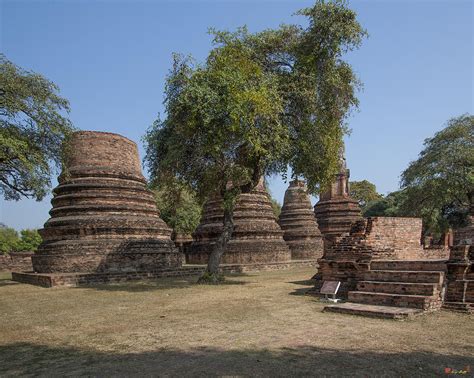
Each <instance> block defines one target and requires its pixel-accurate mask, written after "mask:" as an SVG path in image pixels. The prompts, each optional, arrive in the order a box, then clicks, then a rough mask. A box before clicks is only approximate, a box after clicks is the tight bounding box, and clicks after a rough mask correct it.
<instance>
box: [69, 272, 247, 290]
mask: <svg viewBox="0 0 474 378" xmlns="http://www.w3.org/2000/svg"><path fill="white" fill-rule="evenodd" d="M198 278H199V276H191V277H176V278H174V277H173V278H170V277H166V278H157V279H154V280H140V281H128V282H124V283H107V284H98V285H90V286H80V287H76V288H74V289H92V290H100V291H127V292H132V293H134V292H146V291H153V290H166V289H185V288H188V287H191V286H198V287H199V286H204V287H206V286H228V285H245V284H247V283H248V282H246V281H240V280H236V279H232V276H228V277H227V276H226V280H225V281H223V282H221V283H219V284H218V285H206V284H198V283H197V281H198Z"/></svg>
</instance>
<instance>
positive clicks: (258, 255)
mask: <svg viewBox="0 0 474 378" xmlns="http://www.w3.org/2000/svg"><path fill="white" fill-rule="evenodd" d="M222 212H223V210H222V207H221V202H220V201H219V200H218V199H213V200H211V202H210V203H208V205H207V206H206V208H205V210H204V214H203V218H202V221H201V224H200V225H199V226H198V228H197V230H196V232H195V233H194V234H193V238H194V242H193V244H192V245H191V247H190V248H189V251H188V252H187V257H186V259H187V262H188V263H190V264H206V263H207V260H208V258H209V254H210V253H211V251H212V248H213V247H214V245H215V240H216V238H217V236H218V235H219V233H220V232H221V230H222V216H223V215H222ZM289 260H291V254H290V250H289V249H288V246H287V245H286V243H285V240H284V239H283V231H282V230H281V228H280V226H279V225H278V223H277V221H276V218H275V214H274V213H273V209H272V205H271V201H270V198H269V195H268V193H267V191H266V189H265V186H264V183H263V179H262V180H261V181H260V183H259V185H258V186H257V187H256V188H255V189H254V190H253V191H252V192H251V193H242V194H240V195H239V197H238V199H237V202H236V205H235V209H234V231H233V233H232V237H231V239H230V241H229V242H228V243H227V247H226V250H225V251H224V254H223V255H222V258H221V263H222V264H255V263H259V264H260V263H271V262H285V261H289Z"/></svg>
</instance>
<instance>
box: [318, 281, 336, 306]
mask: <svg viewBox="0 0 474 378" xmlns="http://www.w3.org/2000/svg"><path fill="white" fill-rule="evenodd" d="M339 286H341V282H340V281H324V282H323V286H322V287H321V291H320V293H321V294H324V296H325V298H326V300H328V301H331V302H335V303H337V302H338V301H339V299H336V294H337V291H338V290H339ZM328 295H330V296H331V297H332V298H328Z"/></svg>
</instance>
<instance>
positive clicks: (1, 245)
mask: <svg viewBox="0 0 474 378" xmlns="http://www.w3.org/2000/svg"><path fill="white" fill-rule="evenodd" d="M18 242H19V238H18V232H16V230H15V229H13V228H9V227H1V228H0V252H2V253H10V252H12V251H15V250H16V249H17V246H18Z"/></svg>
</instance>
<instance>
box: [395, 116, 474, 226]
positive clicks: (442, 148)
mask: <svg viewBox="0 0 474 378" xmlns="http://www.w3.org/2000/svg"><path fill="white" fill-rule="evenodd" d="M401 187H402V189H403V191H404V192H405V194H406V198H405V200H404V201H403V205H402V207H403V210H404V212H406V213H410V214H411V215H413V216H420V217H422V218H423V220H424V224H425V228H426V229H427V230H428V231H430V232H432V233H435V234H436V233H438V234H439V233H441V232H444V231H446V229H447V228H448V227H449V226H454V227H456V226H458V225H460V224H462V219H463V218H465V217H463V214H467V212H468V210H469V209H470V208H471V209H472V207H473V202H474V116H471V115H467V114H465V115H462V116H460V117H457V118H452V119H451V120H449V121H448V123H447V125H446V127H445V128H444V129H443V130H441V131H439V132H437V133H436V134H435V135H434V137H432V138H428V139H426V140H425V142H424V149H423V150H422V151H421V152H420V154H419V157H418V159H417V160H415V161H413V162H411V163H410V165H409V166H408V168H407V169H406V170H405V171H404V172H403V173H402V177H401Z"/></svg>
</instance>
